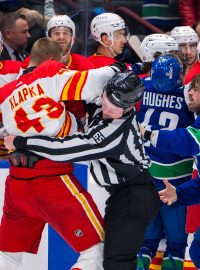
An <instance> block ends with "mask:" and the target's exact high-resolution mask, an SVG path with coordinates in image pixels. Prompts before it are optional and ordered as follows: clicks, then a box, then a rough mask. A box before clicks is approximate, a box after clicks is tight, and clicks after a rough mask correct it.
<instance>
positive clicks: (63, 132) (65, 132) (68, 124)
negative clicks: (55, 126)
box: [56, 112, 72, 138]
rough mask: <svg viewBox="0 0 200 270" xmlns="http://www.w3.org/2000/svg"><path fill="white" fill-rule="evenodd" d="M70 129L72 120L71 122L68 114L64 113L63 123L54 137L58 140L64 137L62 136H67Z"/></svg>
mask: <svg viewBox="0 0 200 270" xmlns="http://www.w3.org/2000/svg"><path fill="white" fill-rule="evenodd" d="M71 127H72V120H71V117H70V114H69V112H66V113H65V122H64V123H63V126H62V128H61V129H60V131H59V133H58V134H57V135H56V137H57V138H59V137H64V136H67V135H69V133H70V130H71Z"/></svg>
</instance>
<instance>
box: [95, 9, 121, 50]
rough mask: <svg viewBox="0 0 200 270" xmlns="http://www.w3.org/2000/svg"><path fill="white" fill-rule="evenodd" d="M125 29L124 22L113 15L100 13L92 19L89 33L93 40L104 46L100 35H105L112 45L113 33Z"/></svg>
mask: <svg viewBox="0 0 200 270" xmlns="http://www.w3.org/2000/svg"><path fill="white" fill-rule="evenodd" d="M121 29H126V26H125V22H124V20H123V19H122V18H121V17H120V16H119V15H117V14H115V13H109V12H106V13H102V14H100V15H97V16H96V17H94V18H93V20H92V22H91V25H90V31H91V35H92V37H93V39H94V40H96V41H98V42H100V43H101V44H102V45H104V46H105V44H104V43H103V42H102V41H101V35H102V34H107V35H108V36H109V38H110V40H111V41H112V44H113V33H114V32H115V31H117V30H121Z"/></svg>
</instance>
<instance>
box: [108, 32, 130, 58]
mask: <svg viewBox="0 0 200 270" xmlns="http://www.w3.org/2000/svg"><path fill="white" fill-rule="evenodd" d="M127 40H128V37H127V32H126V31H125V29H121V30H117V31H115V32H114V33H113V46H112V49H113V51H114V52H115V54H116V55H118V54H121V53H122V51H123V48H124V45H125V44H126V43H127Z"/></svg>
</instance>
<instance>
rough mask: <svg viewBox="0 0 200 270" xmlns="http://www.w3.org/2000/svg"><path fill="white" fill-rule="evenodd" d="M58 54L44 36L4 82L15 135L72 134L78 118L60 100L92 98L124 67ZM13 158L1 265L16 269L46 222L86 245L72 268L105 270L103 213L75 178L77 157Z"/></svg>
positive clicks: (1, 229)
mask: <svg viewBox="0 0 200 270" xmlns="http://www.w3.org/2000/svg"><path fill="white" fill-rule="evenodd" d="M60 57H61V49H60V46H58V44H57V43H56V42H54V41H52V40H50V39H49V38H41V39H39V40H38V41H36V42H35V44H34V46H33V48H32V51H31V57H30V64H29V67H28V69H27V70H26V71H25V72H24V74H23V75H22V76H21V77H20V78H19V79H18V80H15V81H13V82H11V83H9V84H7V85H6V86H4V87H3V88H1V90H0V91H1V95H0V107H1V110H2V115H3V124H4V126H5V128H6V130H7V131H8V132H9V133H10V134H13V135H22V136H28V135H32V136H34V135H36V134H40V135H49V136H59V137H62V136H64V135H66V134H73V133H74V132H75V131H76V130H77V122H76V119H75V117H74V115H73V114H71V113H70V112H67V111H66V110H65V107H64V106H63V104H62V101H66V100H70V99H72V100H73V99H74V100H80V99H84V100H86V101H87V102H89V101H92V100H93V99H95V98H96V97H97V96H98V95H101V93H102V91H103V90H102V89H103V85H104V84H105V83H106V82H107V81H108V79H109V78H110V77H112V76H113V75H114V73H115V71H119V69H118V68H117V67H116V66H113V67H103V68H100V69H93V70H89V71H83V72H78V71H70V70H68V69H66V68H65V66H64V65H63V64H62V63H60V62H57V61H54V60H52V59H56V60H59V59H60ZM48 59H49V60H48ZM45 60H48V61H45ZM43 62H44V63H43ZM91 88H92V90H93V91H91V90H90V89H91ZM9 160H10V170H9V176H8V177H7V179H6V188H5V201H4V208H3V217H2V221H1V226H0V250H1V252H0V270H5V269H6V270H16V269H19V267H20V264H21V261H22V255H23V253H24V252H29V253H37V250H38V246H39V243H40V239H41V234H42V231H43V228H44V225H45V223H46V222H48V223H49V224H50V225H51V226H52V227H53V228H55V229H56V231H57V232H58V233H59V234H60V235H61V236H62V237H63V238H64V239H65V240H66V241H67V242H68V243H69V245H70V246H71V247H72V248H73V249H74V250H75V251H77V252H81V254H80V257H79V260H78V262H77V263H76V264H75V265H74V266H73V267H72V269H80V270H94V269H95V270H103V266H102V260H103V255H102V249H103V246H102V241H103V240H104V229H103V219H102V217H101V215H100V213H99V211H98V209H97V207H96V205H95V204H94V201H93V200H92V197H91V196H90V194H89V193H88V192H87V191H86V190H84V189H83V187H82V186H81V185H80V183H79V182H78V180H77V179H76V178H75V177H74V175H73V164H71V163H58V162H52V161H50V160H48V159H40V158H38V156H35V155H31V156H30V155H27V153H25V152H13V153H11V154H10V157H9Z"/></svg>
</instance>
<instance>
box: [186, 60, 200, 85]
mask: <svg viewBox="0 0 200 270" xmlns="http://www.w3.org/2000/svg"><path fill="white" fill-rule="evenodd" d="M199 73H200V62H199V61H197V62H195V63H194V64H193V66H192V68H191V69H190V70H189V71H188V72H187V73H186V76H185V84H188V83H190V82H191V81H192V80H193V79H194V77H195V76H196V75H197V74H199Z"/></svg>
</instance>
